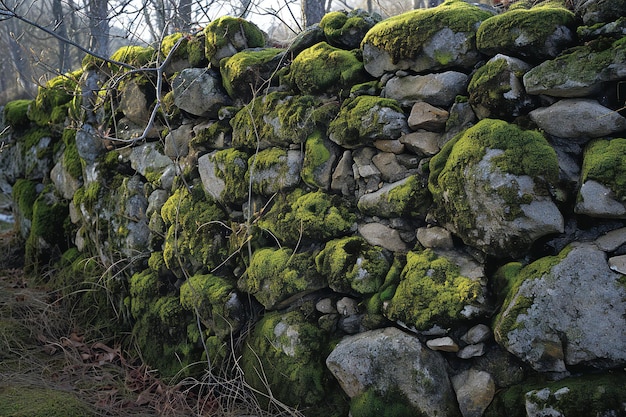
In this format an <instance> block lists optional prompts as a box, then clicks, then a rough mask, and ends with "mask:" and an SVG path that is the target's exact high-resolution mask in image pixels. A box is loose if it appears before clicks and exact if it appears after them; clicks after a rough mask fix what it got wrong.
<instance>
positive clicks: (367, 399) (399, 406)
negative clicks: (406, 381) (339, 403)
mask: <svg viewBox="0 0 626 417" xmlns="http://www.w3.org/2000/svg"><path fill="white" fill-rule="evenodd" d="M407 402H408V401H407V399H406V398H405V396H404V395H403V394H402V393H400V392H397V393H396V392H393V391H392V392H386V393H384V394H381V393H378V392H377V391H376V390H375V389H373V388H369V389H368V390H366V391H365V392H363V393H362V394H359V395H357V396H356V397H354V398H352V400H351V401H350V414H351V415H352V416H353V417H405V416H419V415H421V413H420V411H419V410H415V409H414V408H413V407H410V406H409V405H407Z"/></svg>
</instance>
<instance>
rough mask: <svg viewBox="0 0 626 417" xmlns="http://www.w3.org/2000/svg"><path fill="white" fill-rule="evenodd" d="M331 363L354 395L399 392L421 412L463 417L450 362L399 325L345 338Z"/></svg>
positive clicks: (348, 390)
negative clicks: (369, 392) (369, 391)
mask: <svg viewBox="0 0 626 417" xmlns="http://www.w3.org/2000/svg"><path fill="white" fill-rule="evenodd" d="M326 366H327V367H328V369H329V370H330V371H331V372H332V374H333V375H334V376H335V378H337V380H338V381H339V384H340V385H341V387H342V388H343V390H344V392H345V393H346V394H347V395H348V396H349V397H350V398H354V397H357V396H358V395H360V394H363V393H364V392H366V391H367V390H374V391H375V392H377V393H378V394H379V395H381V396H384V395H385V394H387V393H391V392H396V393H399V394H400V395H401V396H402V397H403V398H406V401H407V405H409V406H411V407H412V408H414V409H415V411H416V414H421V415H424V416H428V417H434V416H447V417H458V416H460V412H459V409H458V407H457V405H456V398H455V395H454V392H453V391H452V387H451V384H450V380H449V379H448V375H447V372H446V362H445V360H444V359H443V358H442V357H441V355H440V354H439V353H438V352H434V351H432V350H430V349H426V348H425V347H424V346H423V345H422V344H421V343H420V341H419V339H417V337H415V336H411V335H409V334H406V333H404V332H402V331H401V330H399V329H396V328H393V327H389V328H385V329H377V330H372V331H367V332H363V333H359V334H357V335H354V336H347V337H344V338H343V339H342V340H341V341H340V342H339V343H338V344H337V346H336V347H335V349H334V350H333V351H332V352H331V353H330V355H329V356H328V358H327V359H326Z"/></svg>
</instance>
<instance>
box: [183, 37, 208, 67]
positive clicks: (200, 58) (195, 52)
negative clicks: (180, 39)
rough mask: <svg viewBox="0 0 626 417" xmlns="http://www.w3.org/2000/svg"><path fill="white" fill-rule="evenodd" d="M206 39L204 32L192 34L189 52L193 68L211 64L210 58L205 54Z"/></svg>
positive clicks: (190, 63) (188, 46) (188, 44)
mask: <svg viewBox="0 0 626 417" xmlns="http://www.w3.org/2000/svg"><path fill="white" fill-rule="evenodd" d="M205 39H206V37H205V36H204V33H199V34H197V35H195V36H192V37H191V38H190V39H189V41H188V43H187V54H188V57H189V65H190V66H191V67H192V68H204V67H206V66H207V65H208V64H209V60H208V59H207V58H206V55H205V52H204V51H205Z"/></svg>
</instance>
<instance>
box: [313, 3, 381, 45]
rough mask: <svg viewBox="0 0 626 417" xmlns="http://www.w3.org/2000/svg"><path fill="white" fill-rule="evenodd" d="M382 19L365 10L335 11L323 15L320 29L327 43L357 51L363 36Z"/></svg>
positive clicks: (376, 14)
mask: <svg viewBox="0 0 626 417" xmlns="http://www.w3.org/2000/svg"><path fill="white" fill-rule="evenodd" d="M381 19H382V18H381V17H380V15H379V14H378V13H368V12H366V11H365V10H361V9H355V10H350V11H345V10H342V11H336V12H330V13H327V14H326V15H324V17H323V18H322V20H321V21H320V24H319V26H320V28H321V29H322V30H323V31H324V35H325V36H326V39H327V40H328V43H329V44H331V45H333V46H336V47H338V48H342V49H348V50H350V49H357V48H358V47H359V46H360V45H361V41H362V40H363V37H364V36H365V34H366V33H367V32H368V31H369V30H370V29H371V28H372V27H373V26H374V25H375V24H376V23H378V22H380V20H381Z"/></svg>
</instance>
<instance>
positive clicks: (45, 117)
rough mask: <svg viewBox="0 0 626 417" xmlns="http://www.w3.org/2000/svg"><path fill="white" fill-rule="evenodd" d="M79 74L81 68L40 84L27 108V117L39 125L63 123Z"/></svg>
mask: <svg viewBox="0 0 626 417" xmlns="http://www.w3.org/2000/svg"><path fill="white" fill-rule="evenodd" d="M81 75H82V70H79V71H75V72H70V73H67V74H64V75H59V76H57V77H55V78H52V79H51V80H49V81H48V82H47V83H46V84H45V85H44V86H40V87H39V88H38V90H37V97H36V98H35V100H34V101H33V103H32V104H31V106H30V107H29V109H28V118H29V119H30V120H32V121H33V122H35V123H36V124H37V125H39V126H48V125H50V124H60V123H63V122H64V121H65V118H66V117H67V114H68V108H69V106H70V104H71V101H72V99H73V98H74V91H75V90H76V87H77V85H78V80H79V78H80V76H81Z"/></svg>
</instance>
